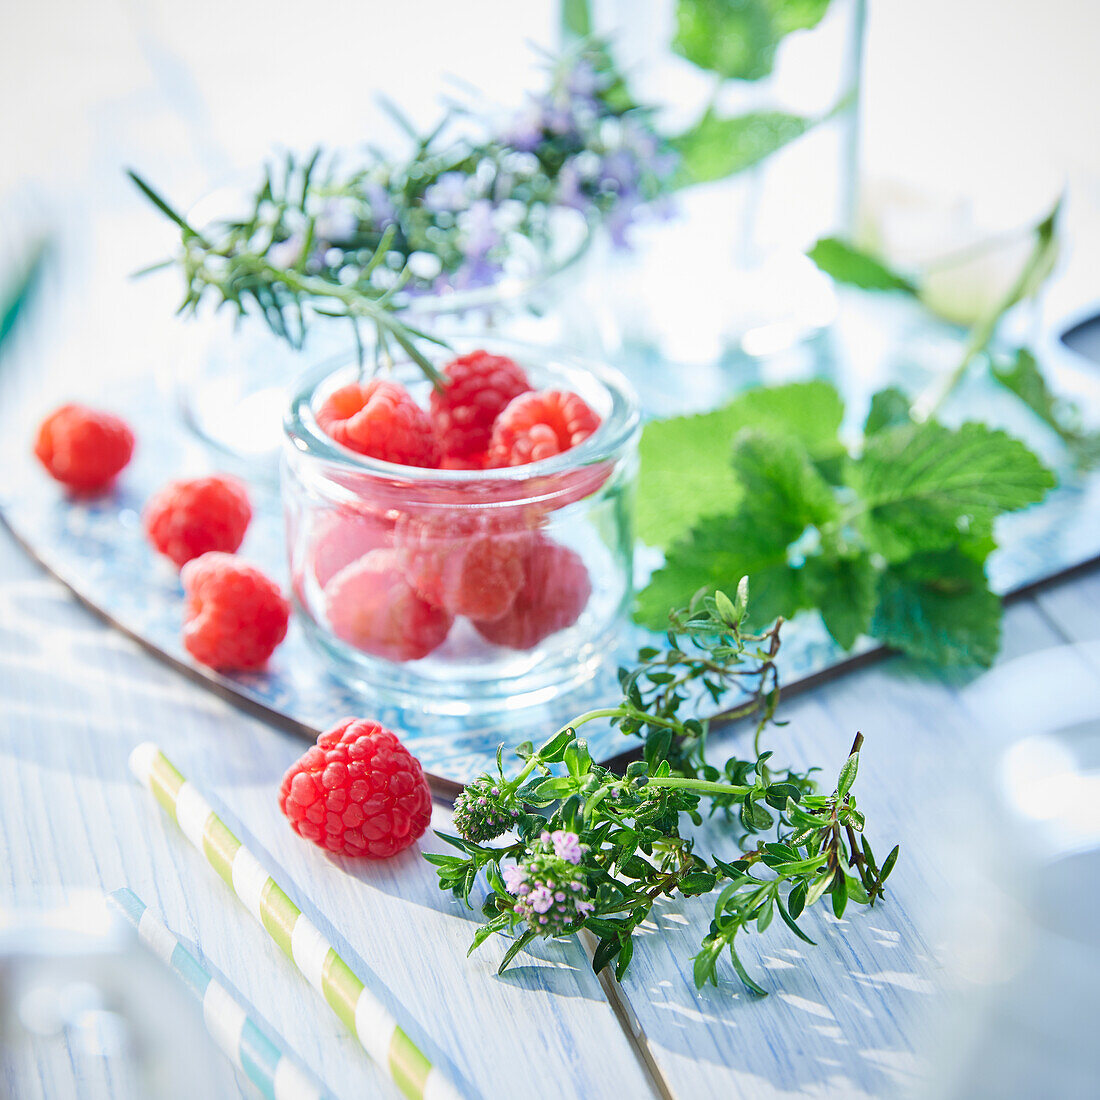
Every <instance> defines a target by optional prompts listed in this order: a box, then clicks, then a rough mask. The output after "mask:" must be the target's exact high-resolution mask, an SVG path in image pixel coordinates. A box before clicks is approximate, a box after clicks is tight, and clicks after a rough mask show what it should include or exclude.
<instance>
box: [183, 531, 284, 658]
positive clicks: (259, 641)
mask: <svg viewBox="0 0 1100 1100" xmlns="http://www.w3.org/2000/svg"><path fill="white" fill-rule="evenodd" d="M180 579H181V580H182V581H183V590H184V593H185V594H186V597H187V599H186V602H185V604H184V611H183V644H184V646H185V648H186V649H187V652H188V653H190V654H191V656H192V657H194V658H195V660H196V661H198V662H199V663H200V664H203V665H209V666H210V667H211V668H216V669H221V670H222V671H224V672H229V671H231V670H242V671H244V670H249V669H257V668H263V666H264V664H265V663H266V662H267V659H268V657H270V656H271V654H272V653H273V652H274V651H275V647H276V646H277V645H278V644H279V643H280V642H281V641H282V640H283V638H285V637H286V626H287V620H288V619H289V617H290V604H289V603H287V601H286V600H285V599H283V594H282V593H281V592H280V591H279V589H278V586H277V585H275V584H274V583H273V582H272V581H270V580H268V579H267V577H265V576H264V575H263V573H261V572H260V571H259V570H258V569H255V568H253V567H252V566H251V565H246V564H245V563H244V562H243V561H241V560H240V559H239V558H236V557H234V556H233V555H232V554H221V553H218V552H217V551H211V552H210V553H209V554H203V556H202V557H201V558H195V559H194V560H193V561H189V562H188V563H187V564H186V565H185V566H184V567H183V571H182V572H181V573H180Z"/></svg>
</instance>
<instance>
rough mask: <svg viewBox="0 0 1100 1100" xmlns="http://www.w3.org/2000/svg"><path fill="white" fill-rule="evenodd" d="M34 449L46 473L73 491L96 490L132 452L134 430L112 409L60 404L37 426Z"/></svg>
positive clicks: (114, 475)
mask: <svg viewBox="0 0 1100 1100" xmlns="http://www.w3.org/2000/svg"><path fill="white" fill-rule="evenodd" d="M34 453H35V456H36V457H37V458H38V460H39V461H40V462H41V463H42V465H43V466H45V467H46V469H47V471H48V472H49V474H50V476H51V477H52V478H54V479H55V480H56V481H60V482H61V484H62V485H66V486H68V487H69V488H70V489H72V491H73V492H74V493H98V492H100V491H101V490H103V489H106V488H107V486H109V485H110V484H111V482H112V481H114V479H115V478H116V477H117V476H118V474H119V472H120V471H121V470H122V469H123V468H124V467H125V466H126V464H127V463H128V462H129V461H130V456H131V455H132V454H133V453H134V433H133V432H132V431H130V428H129V426H128V425H127V424H126V422H125V421H123V420H120V419H119V418H118V417H117V416H114V415H113V414H112V413H107V412H98V411H97V410H96V409H89V408H87V406H85V405H62V406H61V408H59V409H55V410H54V411H53V412H52V413H50V415H49V416H47V417H46V419H45V420H43V421H42V423H41V425H40V426H39V428H38V435H37V437H36V438H35V441H34Z"/></svg>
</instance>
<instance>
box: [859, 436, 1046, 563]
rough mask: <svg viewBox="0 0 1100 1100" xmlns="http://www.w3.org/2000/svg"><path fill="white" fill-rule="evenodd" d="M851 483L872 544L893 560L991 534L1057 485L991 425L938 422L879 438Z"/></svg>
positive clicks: (1014, 441) (1016, 442)
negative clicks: (970, 535) (1003, 516)
mask: <svg viewBox="0 0 1100 1100" xmlns="http://www.w3.org/2000/svg"><path fill="white" fill-rule="evenodd" d="M850 480H851V484H852V487H853V488H854V489H855V490H856V492H857V493H858V494H859V496H860V497H861V499H862V503H863V506H864V509H865V510H864V514H863V516H862V520H863V524H864V531H865V534H866V537H867V541H868V544H869V546H870V548H871V549H872V550H873V551H876V552H878V553H880V554H882V555H883V556H884V557H885V558H886V559H887V560H888V561H899V560H901V559H904V558H906V557H908V556H909V555H910V554H912V553H913V552H914V551H917V550H934V549H938V548H941V547H945V546H950V545H952V544H953V543H955V542H957V541H958V540H959V538H960V536H961V535H963V534H964V533H965V532H966V531H967V530H978V531H984V530H988V528H989V527H990V525H991V524H992V521H993V519H994V518H995V517H996V516H997V515H999V514H1000V513H1001V512H1006V511H1013V510H1015V509H1017V508H1022V507H1024V506H1025V505H1027V504H1032V503H1034V502H1035V501H1037V500H1040V499H1041V498H1042V496H1043V494H1044V493H1045V492H1046V490H1047V489H1049V488H1050V487H1051V486H1052V485H1054V475H1053V474H1051V472H1050V471H1049V470H1048V469H1047V468H1046V467H1045V466H1043V465H1042V463H1041V462H1040V461H1039V460H1038V459H1037V458H1036V457H1035V455H1033V454H1032V453H1031V451H1029V450H1028V449H1027V447H1025V446H1024V444H1023V443H1021V442H1020V441H1019V440H1018V439H1013V438H1012V437H1011V436H1009V435H1006V434H1005V433H1004V432H1002V431H996V430H994V429H992V428H988V427H986V426H985V425H984V424H977V423H966V424H963V425H962V426H961V427H960V428H957V429H956V430H954V431H952V430H951V429H949V428H945V427H943V426H942V425H940V424H937V423H936V422H934V421H928V422H927V423H924V424H913V425H903V426H900V427H896V428H889V429H886V430H884V431H881V432H879V433H878V434H876V435H873V436H871V438H870V439H868V440H867V444H866V447H865V449H864V452H863V455H862V457H861V458H860V459H859V460H858V461H856V462H855V463H854V464H853V466H852V468H851V478H850Z"/></svg>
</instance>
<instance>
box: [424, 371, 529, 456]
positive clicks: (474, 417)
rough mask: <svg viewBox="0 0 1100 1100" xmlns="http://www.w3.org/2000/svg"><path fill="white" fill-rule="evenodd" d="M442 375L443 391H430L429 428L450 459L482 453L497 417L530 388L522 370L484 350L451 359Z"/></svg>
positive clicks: (487, 444)
mask: <svg viewBox="0 0 1100 1100" xmlns="http://www.w3.org/2000/svg"><path fill="white" fill-rule="evenodd" d="M443 374H444V377H445V378H446V379H447V386H446V389H444V390H442V391H440V390H438V389H433V390H432V396H431V415H432V425H433V426H434V427H435V434H436V435H437V436H438V437H439V442H440V444H441V445H442V447H443V454H444V455H446V456H447V457H448V458H452V459H455V458H457V459H461V458H467V457H469V456H471V455H477V454H478V453H480V452H483V451H484V450H485V449H486V448H487V447H488V446H489V438H490V436H491V435H492V434H493V424H494V423H495V421H496V418H497V417H498V416H499V415H500V414H501V412H502V411H503V410H504V408H505V406H506V405H507V404H508V402H509V401H511V400H512V398H513V397H518V396H519V395H520V394H521V393H526V392H527V391H528V390H529V389H530V388H531V384H530V383H529V382H528V381H527V375H526V374H524V372H523V368H522V367H520V366H519V365H518V364H517V363H515V362H514V361H513V360H511V359H509V358H508V357H507V356H504V355H491V354H490V353H489V352H487V351H472V352H470V353H469V355H460V356H459V357H458V358H457V359H452V360H451V362H450V363H448V364H447V365H446V366H445V367H444V368H443ZM452 468H453V469H462V468H463V467H452ZM471 468H473V469H477V467H471Z"/></svg>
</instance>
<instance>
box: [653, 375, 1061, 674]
mask: <svg viewBox="0 0 1100 1100" xmlns="http://www.w3.org/2000/svg"><path fill="white" fill-rule="evenodd" d="M842 415H843V406H842V404H841V400H840V397H839V395H838V394H837V393H836V391H835V389H834V388H833V387H832V386H830V385H829V384H828V383H826V382H822V381H815V382H809V383H797V384H793V385H788V386H779V387H774V388H770V389H761V390H754V391H751V392H749V393H746V394H745V395H743V396H742V397H739V398H737V399H736V400H735V401H733V402H731V403H730V404H729V405H727V406H725V408H723V409H720V410H717V411H716V412H713V413H708V414H706V415H705V416H703V417H690V418H678V419H675V420H669V421H663V422H658V423H655V424H653V425H651V426H650V427H648V428H647V429H646V438H645V439H644V441H643V464H642V492H641V494H640V495H641V499H642V500H643V501H645V502H646V503H645V504H644V505H643V508H642V522H641V524H640V533H641V535H642V538H643V539H645V540H646V541H649V542H652V543H653V544H655V545H659V546H661V547H662V548H663V549H664V550H665V556H666V560H665V564H664V566H663V567H662V568H660V569H658V570H657V571H656V573H655V574H654V575H653V578H652V580H651V582H650V584H649V586H648V587H647V588H646V589H645V590H644V591H643V592H642V593H641V595H640V596H639V600H638V607H637V612H636V617H637V619H638V621H639V622H641V623H644V624H645V625H647V626H650V627H652V628H654V629H665V628H666V627H667V615H666V611H667V608H668V607H669V606H675V605H678V604H682V603H685V602H687V601H688V600H690V599H691V597H692V596H693V595H694V594H695V593H696V592H698V591H699V590H700V589H703V590H709V591H714V590H715V589H718V588H721V587H723V586H728V585H730V584H731V583H732V581H733V579H734V578H737V577H740V576H742V575H746V574H747V575H748V576H749V577H751V579H752V589H753V601H752V607H751V611H750V615H749V620H748V621H749V625H750V626H752V627H753V628H754V629H755V628H760V627H762V626H764V625H766V624H767V623H768V622H771V621H772V620H773V619H774V618H776V617H777V616H780V615H782V616H783V617H784V618H790V617H791V616H793V615H794V614H796V613H797V612H799V611H803V610H815V611H817V612H818V613H819V614H820V615H821V618H822V620H823V621H824V623H825V626H826V628H827V629H828V630H829V633H830V634H831V635H832V636H833V638H834V639H835V640H836V641H837V642H838V644H840V645H841V646H842V647H843V648H845V649H850V648H851V647H852V645H854V643H855V641H856V639H857V638H859V637H860V636H861V635H864V634H870V635H872V636H874V637H876V638H878V639H879V640H881V641H883V642H885V643H886V644H887V645H890V646H892V647H894V648H897V649H901V650H904V651H905V652H907V653H910V654H912V655H914V656H916V657H919V658H921V659H924V660H929V661H933V662H936V663H938V664H944V665H953V664H970V663H974V664H979V665H988V664H990V663H991V662H992V660H993V658H994V657H995V655H996V652H997V647H998V643H999V631H1000V601H999V600H998V599H997V597H996V596H994V595H993V594H992V593H991V592H990V591H989V588H988V585H987V583H986V579H985V568H984V567H985V558H986V556H987V555H988V553H989V551H990V550H991V549H992V547H993V542H992V529H993V522H994V520H995V519H996V517H997V516H999V515H1001V514H1003V513H1005V512H1011V511H1015V510H1017V509H1019V508H1023V507H1026V506H1027V505H1029V504H1032V503H1034V502H1036V501H1038V500H1040V499H1042V497H1043V495H1044V493H1045V492H1046V491H1047V489H1049V488H1051V487H1052V486H1053V484H1054V477H1053V475H1052V474H1051V472H1050V471H1049V470H1047V469H1046V468H1045V467H1044V466H1043V465H1042V464H1041V463H1040V462H1039V460H1038V459H1037V458H1036V457H1035V456H1034V455H1033V454H1032V453H1031V452H1030V451H1029V450H1028V449H1027V448H1026V447H1025V446H1024V445H1023V444H1022V443H1021V442H1020V441H1019V440H1016V439H1013V438H1011V437H1010V436H1008V435H1006V434H1005V433H1004V432H1001V431H997V430H994V429H992V428H989V427H986V426H985V425H982V424H977V423H966V424H963V425H962V426H960V427H959V428H955V429H951V428H947V427H945V426H943V425H942V424H939V423H936V422H935V421H926V422H924V423H916V422H914V420H913V418H912V416H911V412H910V408H909V403H908V400H907V399H906V398H905V396H904V394H902V393H901V392H900V391H899V390H894V389H891V390H883V391H881V392H880V393H878V394H876V395H875V398H874V400H873V401H872V405H871V411H870V413H869V415H868V418H867V424H866V429H865V430H866V435H865V438H864V440H863V442H862V445H861V446H860V448H859V449H858V451H857V452H856V453H854V454H849V453H848V451H847V450H846V448H844V446H843V445H842V444H841V442H840V439H839V437H838V430H839V427H840V422H841V418H842ZM699 428H702V429H703V430H695V429H699ZM723 433H724V434H725V441H724V446H723V442H722V439H721V437H722V435H723ZM723 451H724V455H725V456H728V457H724V455H723ZM662 453H663V455H664V458H663V461H662V460H661V459H660V455H661V454H662ZM677 486H679V488H677ZM723 487H728V488H726V489H725V490H723ZM663 501H669V502H670V505H671V508H670V509H665V510H662V509H661V504H662V502H663Z"/></svg>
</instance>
